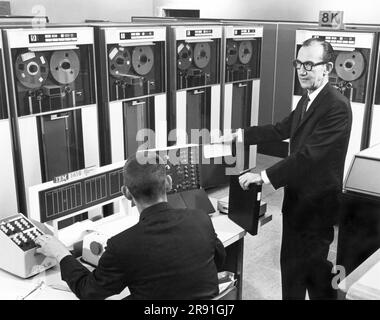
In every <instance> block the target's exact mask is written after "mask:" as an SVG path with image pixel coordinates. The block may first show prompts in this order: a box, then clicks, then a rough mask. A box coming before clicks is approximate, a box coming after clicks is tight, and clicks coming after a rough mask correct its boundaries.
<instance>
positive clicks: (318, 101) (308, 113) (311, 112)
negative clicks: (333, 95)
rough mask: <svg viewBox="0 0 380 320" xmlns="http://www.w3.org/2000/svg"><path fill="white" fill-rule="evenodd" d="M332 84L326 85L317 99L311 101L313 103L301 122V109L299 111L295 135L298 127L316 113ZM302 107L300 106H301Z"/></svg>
mask: <svg viewBox="0 0 380 320" xmlns="http://www.w3.org/2000/svg"><path fill="white" fill-rule="evenodd" d="M329 86H330V84H328V83H327V84H326V85H325V87H324V88H323V89H322V91H321V92H320V93H319V94H318V95H317V96H316V97H315V99H314V100H313V102H312V103H311V105H310V106H309V108H308V109H307V111H306V113H305V115H304V117H303V119H302V120H301V122H299V118H300V117H301V110H299V111H298V114H299V117H297V119H298V126H297V127H296V129H295V130H294V133H293V135H295V134H296V132H297V131H298V129H299V128H300V127H301V126H302V125H303V124H304V123H305V122H306V121H307V120H308V119H309V118H310V117H311V115H312V114H313V113H314V111H315V109H316V108H317V107H318V105H319V104H320V102H321V100H322V98H323V97H324V95H325V94H326V93H327V91H328V89H329V88H328V87H329ZM299 109H300V108H299Z"/></svg>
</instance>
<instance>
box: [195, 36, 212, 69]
mask: <svg viewBox="0 0 380 320" xmlns="http://www.w3.org/2000/svg"><path fill="white" fill-rule="evenodd" d="M210 57H211V48H210V45H209V44H208V43H207V42H199V43H196V44H195V46H194V63H195V65H196V66H197V67H198V68H200V69H203V68H205V67H207V65H208V63H209V62H210Z"/></svg>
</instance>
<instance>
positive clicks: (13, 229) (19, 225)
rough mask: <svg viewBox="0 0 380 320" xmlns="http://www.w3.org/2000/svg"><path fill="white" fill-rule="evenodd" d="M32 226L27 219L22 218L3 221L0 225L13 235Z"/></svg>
mask: <svg viewBox="0 0 380 320" xmlns="http://www.w3.org/2000/svg"><path fill="white" fill-rule="evenodd" d="M32 227H33V225H32V224H31V223H29V222H28V221H27V220H26V219H24V218H20V219H17V220H13V221H9V222H5V223H2V224H1V225H0V230H1V231H3V232H4V233H5V234H6V235H8V236H11V235H13V234H15V233H18V232H20V231H24V230H27V229H30V228H32Z"/></svg>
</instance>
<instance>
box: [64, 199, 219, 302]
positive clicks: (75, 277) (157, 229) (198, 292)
mask: <svg viewBox="0 0 380 320" xmlns="http://www.w3.org/2000/svg"><path fill="white" fill-rule="evenodd" d="M224 258H225V250H224V247H223V244H222V243H221V242H220V240H219V239H218V238H217V236H216V234H215V230H214V227H213V225H212V222H211V219H210V217H209V216H208V215H207V214H206V213H204V212H202V211H198V210H189V209H173V208H171V207H170V206H169V204H168V203H167V202H161V203H159V204H156V205H153V206H151V207H149V208H147V209H145V210H144V211H143V212H142V213H141V215H140V220H139V222H138V223H137V224H136V225H135V226H133V227H131V228H130V229H127V230H125V231H123V232H121V233H119V234H117V235H116V236H114V237H112V238H110V239H109V240H108V242H107V248H106V251H105V252H104V254H103V255H102V256H101V258H100V260H99V264H98V267H97V268H96V269H95V270H94V271H93V272H92V273H90V272H89V271H88V270H87V268H85V267H84V266H83V265H81V264H80V263H79V262H78V261H77V260H76V259H75V258H74V257H72V256H67V257H65V258H63V259H62V260H61V263H60V266H61V274H62V279H63V280H65V281H66V282H67V283H68V285H69V287H70V289H71V290H72V291H73V292H74V293H75V294H76V295H77V297H79V298H80V299H104V298H106V297H109V296H111V295H114V294H118V293H120V292H121V291H122V290H123V289H124V288H125V287H126V286H128V288H129V291H130V292H131V295H130V296H129V297H128V298H130V299H209V298H212V297H214V296H216V295H217V294H218V291H219V290H218V278H217V269H218V270H219V269H221V268H222V266H223V262H224Z"/></svg>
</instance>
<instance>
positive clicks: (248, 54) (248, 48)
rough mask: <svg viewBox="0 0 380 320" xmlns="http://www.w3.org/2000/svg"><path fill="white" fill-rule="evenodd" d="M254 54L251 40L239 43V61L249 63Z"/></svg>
mask: <svg viewBox="0 0 380 320" xmlns="http://www.w3.org/2000/svg"><path fill="white" fill-rule="evenodd" d="M252 55H253V47H252V43H251V41H242V42H240V45H239V61H240V62H241V63H242V64H247V63H248V62H249V61H250V60H251V58H252Z"/></svg>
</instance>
